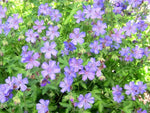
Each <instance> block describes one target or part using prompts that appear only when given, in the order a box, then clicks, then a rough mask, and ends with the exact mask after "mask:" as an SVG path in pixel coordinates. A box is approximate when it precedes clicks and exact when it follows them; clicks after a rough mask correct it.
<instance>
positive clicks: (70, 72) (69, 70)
mask: <svg viewBox="0 0 150 113" xmlns="http://www.w3.org/2000/svg"><path fill="white" fill-rule="evenodd" d="M64 71H65V72H64V74H65V76H69V77H74V78H76V73H75V72H74V69H73V67H70V68H69V67H68V66H66V67H65V68H64Z"/></svg>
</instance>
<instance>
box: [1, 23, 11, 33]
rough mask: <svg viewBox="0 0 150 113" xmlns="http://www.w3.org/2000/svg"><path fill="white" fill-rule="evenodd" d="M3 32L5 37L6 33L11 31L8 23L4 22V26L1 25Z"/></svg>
mask: <svg viewBox="0 0 150 113" xmlns="http://www.w3.org/2000/svg"><path fill="white" fill-rule="evenodd" d="M3 30H4V33H5V35H6V36H7V35H8V33H9V32H10V30H11V29H10V28H9V24H8V22H6V23H5V24H3Z"/></svg>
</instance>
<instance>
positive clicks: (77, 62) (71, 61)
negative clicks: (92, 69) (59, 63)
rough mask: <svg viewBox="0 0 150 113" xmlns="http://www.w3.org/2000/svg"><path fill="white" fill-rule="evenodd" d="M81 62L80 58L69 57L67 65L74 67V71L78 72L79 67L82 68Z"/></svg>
mask: <svg viewBox="0 0 150 113" xmlns="http://www.w3.org/2000/svg"><path fill="white" fill-rule="evenodd" d="M82 63H83V60H82V59H76V58H70V59H69V65H70V67H71V68H73V69H74V72H78V71H79V70H80V69H82V68H83V66H82Z"/></svg>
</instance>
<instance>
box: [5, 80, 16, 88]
mask: <svg viewBox="0 0 150 113" xmlns="http://www.w3.org/2000/svg"><path fill="white" fill-rule="evenodd" d="M5 82H6V84H7V90H13V86H14V83H15V82H16V77H12V79H11V78H10V77H8V78H7V79H5Z"/></svg>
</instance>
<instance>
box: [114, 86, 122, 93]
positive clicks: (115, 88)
mask: <svg viewBox="0 0 150 113" xmlns="http://www.w3.org/2000/svg"><path fill="white" fill-rule="evenodd" d="M112 90H113V92H112V93H113V95H115V94H117V93H120V92H121V91H122V88H121V87H120V86H119V85H116V87H112Z"/></svg>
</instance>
